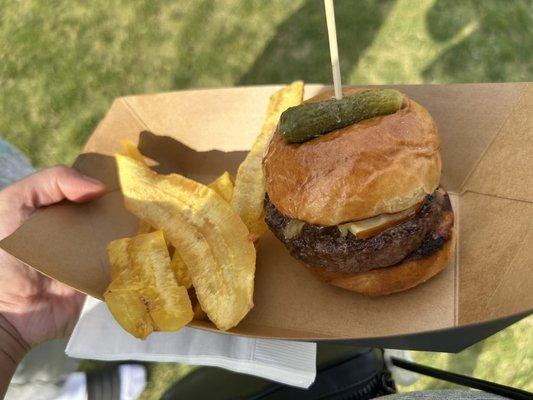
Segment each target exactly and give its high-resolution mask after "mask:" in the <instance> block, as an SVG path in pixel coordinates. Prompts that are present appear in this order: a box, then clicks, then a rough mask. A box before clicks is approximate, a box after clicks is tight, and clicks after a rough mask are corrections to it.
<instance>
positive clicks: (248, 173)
mask: <svg viewBox="0 0 533 400" xmlns="http://www.w3.org/2000/svg"><path fill="white" fill-rule="evenodd" d="M303 93H304V83H303V82H302V81H296V82H293V83H291V84H290V85H287V86H285V87H284V88H282V89H281V90H278V91H277V92H276V93H274V94H273V95H272V97H270V102H269V104H268V110H267V115H266V117H265V120H264V122H263V127H262V128H261V133H260V134H259V136H257V138H256V140H255V143H254V144H253V146H252V149H251V150H250V152H249V153H248V155H247V156H246V158H245V159H244V161H243V162H242V163H241V165H240V166H239V170H238V172H237V177H236V179H235V188H234V190H233V196H232V198H231V206H232V207H233V209H234V210H235V211H236V212H237V214H239V216H240V217H241V219H242V220H243V221H244V223H245V224H246V226H247V227H248V230H249V231H250V234H251V235H252V238H253V239H254V240H257V239H258V238H259V237H260V236H261V235H263V234H264V233H265V232H266V231H267V229H268V228H267V226H266V223H265V221H264V209H263V201H264V199H265V191H266V189H265V177H264V175H263V166H262V161H263V154H264V152H265V149H266V147H267V146H268V143H269V141H270V138H271V136H272V134H273V132H274V130H275V128H276V125H277V124H278V121H279V117H280V115H281V113H282V112H283V111H285V110H286V109H287V108H289V107H293V106H297V105H298V104H301V103H302V100H303Z"/></svg>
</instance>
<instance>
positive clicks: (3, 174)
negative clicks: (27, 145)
mask: <svg viewBox="0 0 533 400" xmlns="http://www.w3.org/2000/svg"><path fill="white" fill-rule="evenodd" d="M34 171H35V169H34V168H33V167H32V165H31V163H30V160H28V158H27V157H26V156H25V155H24V154H22V153H21V152H20V151H19V150H18V149H17V148H16V147H14V146H12V145H10V144H9V143H7V142H6V141H5V140H3V139H2V138H0V189H2V188H3V187H5V186H7V185H9V184H11V183H12V182H14V181H16V180H19V179H21V178H23V177H25V176H26V175H29V174H31V173H33V172H34Z"/></svg>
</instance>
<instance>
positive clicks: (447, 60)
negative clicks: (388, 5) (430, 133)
mask: <svg viewBox="0 0 533 400" xmlns="http://www.w3.org/2000/svg"><path fill="white" fill-rule="evenodd" d="M426 20H427V27H428V30H429V33H430V35H431V36H432V38H433V39H434V40H436V41H439V42H443V41H446V40H449V39H451V38H452V37H453V36H454V35H456V34H457V33H458V32H460V31H461V29H463V28H465V27H466V26H468V25H469V24H472V23H476V24H477V27H476V29H475V30H474V31H473V33H472V34H470V35H469V36H468V37H467V38H465V39H464V40H462V41H461V42H459V43H458V44H456V45H455V46H453V47H451V48H450V49H448V50H447V51H446V52H444V53H443V54H442V55H441V56H440V57H439V58H438V59H437V60H436V61H435V62H433V63H432V64H431V65H429V66H428V67H427V68H426V70H425V71H424V72H423V76H424V78H425V79H426V80H428V81H435V82H509V81H529V80H531V79H532V78H533V52H532V51H531V43H532V42H531V38H532V37H533V2H532V1H530V0H516V1H513V2H502V1H500V0H437V2H436V3H435V4H434V6H433V7H432V8H431V9H430V10H429V12H428V14H427V16H426Z"/></svg>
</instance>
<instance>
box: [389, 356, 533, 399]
mask: <svg viewBox="0 0 533 400" xmlns="http://www.w3.org/2000/svg"><path fill="white" fill-rule="evenodd" d="M391 362H392V364H393V365H395V366H397V367H399V368H403V369H406V370H409V371H413V372H417V373H419V374H422V375H427V376H431V377H433V378H437V379H441V380H443V381H447V382H452V383H456V384H458V385H462V386H468V387H471V388H473V389H479V390H483V391H485V392H488V393H493V394H497V395H499V396H503V397H507V398H509V399H518V400H532V399H533V393H531V392H527V391H525V390H520V389H516V388H513V387H510V386H505V385H500V384H499V383H494V382H489V381H485V380H483V379H478V378H473V377H470V376H466V375H461V374H456V373H454V372H449V371H443V370H441V369H437V368H431V367H428V366H425V365H421V364H417V363H414V362H411V361H407V360H403V359H401V358H397V357H391Z"/></svg>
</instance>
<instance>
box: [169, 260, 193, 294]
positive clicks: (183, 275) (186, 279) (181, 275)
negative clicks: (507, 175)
mask: <svg viewBox="0 0 533 400" xmlns="http://www.w3.org/2000/svg"><path fill="white" fill-rule="evenodd" d="M171 266H172V271H173V272H174V276H175V277H176V281H177V282H178V285H180V286H183V287H185V288H186V289H190V288H191V286H192V280H191V275H190V274H189V270H188V269H187V265H185V262H184V261H183V259H182V258H181V256H180V253H178V252H177V251H174V255H173V256H172V263H171Z"/></svg>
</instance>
